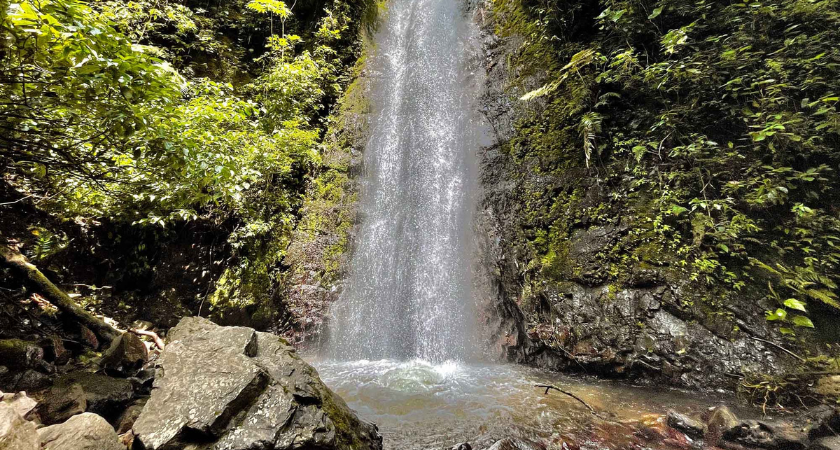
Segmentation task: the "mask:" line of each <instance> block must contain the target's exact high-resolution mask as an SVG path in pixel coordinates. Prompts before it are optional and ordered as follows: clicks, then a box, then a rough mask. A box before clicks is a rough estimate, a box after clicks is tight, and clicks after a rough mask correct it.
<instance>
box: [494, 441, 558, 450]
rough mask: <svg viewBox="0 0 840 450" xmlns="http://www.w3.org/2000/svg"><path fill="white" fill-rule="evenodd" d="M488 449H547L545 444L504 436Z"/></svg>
mask: <svg viewBox="0 0 840 450" xmlns="http://www.w3.org/2000/svg"><path fill="white" fill-rule="evenodd" d="M487 450H545V446H543V445H540V444H537V443H535V442H531V441H528V440H525V439H519V438H504V439H501V440H498V441H496V443H495V444H493V445H491V446H490V448H488V449H487Z"/></svg>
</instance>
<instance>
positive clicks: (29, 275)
mask: <svg viewBox="0 0 840 450" xmlns="http://www.w3.org/2000/svg"><path fill="white" fill-rule="evenodd" d="M0 264H3V265H5V266H7V267H9V268H11V269H12V270H14V271H15V272H17V273H18V275H20V276H21V277H23V278H24V279H25V280H26V284H27V285H28V286H29V288H30V289H32V290H33V291H35V292H38V293H39V294H41V295H43V296H44V297H45V298H46V299H47V300H49V301H50V302H51V303H52V304H54V305H55V306H56V308H58V309H59V310H60V311H61V312H63V313H64V314H67V315H70V316H72V317H73V318H74V319H76V320H77V321H78V322H79V323H80V324H81V325H84V326H85V327H87V328H89V329H90V330H91V331H93V332H94V333H95V334H96V335H97V336H98V337H99V338H100V339H101V340H102V341H103V343H104V344H106V345H107V344H108V343H110V342H111V341H113V340H114V339H116V337H117V336H119V335H120V333H119V332H118V331H117V330H115V329H114V328H113V327H111V326H110V325H108V324H107V323H105V322H104V321H102V320H101V319H99V318H98V317H96V316H94V315H93V314H91V313H89V312H87V311H85V310H84V308H82V307H81V306H79V305H77V304H76V302H74V301H73V299H71V298H70V297H69V296H67V294H65V293H64V291H62V290H61V289H59V288H58V286H56V285H54V284H53V283H52V282H51V281H50V280H49V279H48V278H47V277H46V276H44V274H43V273H41V271H40V270H38V268H37V267H35V266H34V265H33V264H31V263H30V262H29V261H27V260H26V257H25V256H23V255H21V254H20V252H18V251H16V250H14V249H12V248H10V247H8V246H6V245H3V244H0Z"/></svg>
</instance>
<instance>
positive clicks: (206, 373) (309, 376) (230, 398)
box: [133, 318, 382, 450]
mask: <svg viewBox="0 0 840 450" xmlns="http://www.w3.org/2000/svg"><path fill="white" fill-rule="evenodd" d="M158 366H159V369H158V376H157V378H156V379H155V384H154V388H153V390H152V395H151V398H150V399H149V401H148V402H147V403H146V405H145V406H144V407H143V410H142V412H141V414H140V417H139V418H138V419H137V421H136V422H135V423H134V427H133V431H134V434H135V435H136V440H135V445H137V444H138V443H139V445H141V448H145V449H148V450H158V449H161V450H166V449H177V448H184V447H186V446H188V445H193V446H194V447H190V448H196V449H199V448H200V449H218V450H222V449H225V450H237V449H242V450H245V449H265V450H272V449H300V448H322V449H350V448H353V449H357V450H362V449H374V450H379V449H381V447H382V439H381V437H380V436H379V434H378V432H377V429H376V426H375V425H373V424H369V423H365V422H363V421H361V420H359V419H358V418H357V417H356V416H355V414H354V413H353V412H352V411H351V410H350V409H349V408H348V407H347V405H346V404H345V403H344V401H343V400H341V399H340V398H339V397H338V396H336V395H335V394H333V393H332V392H331V391H330V390H329V389H328V388H327V387H326V386H325V385H324V384H323V383H322V382H321V381H320V379H319V378H318V375H317V373H316V372H315V370H314V369H313V368H312V367H311V366H309V365H308V364H306V362H304V361H303V360H301V359H300V358H299V357H298V356H297V355H296V354H295V353H294V349H293V348H292V347H290V346H289V345H288V344H286V343H285V341H283V340H282V339H280V338H279V337H277V336H274V335H271V334H268V333H260V332H256V331H254V330H253V329H250V328H243V327H221V326H218V325H215V324H213V323H212V322H210V321H208V320H205V319H202V318H185V319H183V320H181V322H180V323H179V324H178V326H177V327H175V328H174V329H172V330H171V332H170V343H169V344H168V345H167V347H166V350H165V351H164V352H163V354H162V355H161V357H160V359H159V360H158Z"/></svg>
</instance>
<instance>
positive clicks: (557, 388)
mask: <svg viewBox="0 0 840 450" xmlns="http://www.w3.org/2000/svg"><path fill="white" fill-rule="evenodd" d="M536 387H538V388H545V394H546V395H548V391H549V390H551V389H553V390H555V391H557V392H560V393H563V394H566V395H568V396H569V397H572V398H573V399H575V400H577V401H579V402H580V403H581V404H583V406H586V407H587V408H589V411H590V412H591V413H592V414H595V415H596V416H597V415H598V413H597V412H595V408H593V407H591V406H589V403H586V402H585V401H583V399H581V398H580V397H578V396H577V395H575V394H572V393H571V392H568V391H564V390H563V389H560V388H559V387H557V386H552V385H550V384H537V385H536Z"/></svg>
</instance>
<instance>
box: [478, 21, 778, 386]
mask: <svg viewBox="0 0 840 450" xmlns="http://www.w3.org/2000/svg"><path fill="white" fill-rule="evenodd" d="M476 17H478V18H479V19H480V20H482V21H483V23H482V25H483V29H484V45H485V49H486V70H487V83H486V87H487V89H486V92H485V95H484V98H483V107H484V111H483V112H484V114H485V116H486V117H487V119H488V121H489V123H490V124H491V125H492V129H493V131H494V132H495V138H496V145H494V146H492V147H490V148H487V149H485V151H484V152H483V154H482V156H481V165H482V183H483V186H484V189H485V193H484V197H483V199H482V202H481V204H480V207H481V212H480V214H479V217H480V220H479V224H478V227H479V229H480V233H479V234H480V235H481V238H480V239H481V241H482V243H483V251H484V254H485V258H486V261H485V265H486V266H487V268H488V272H489V275H490V277H491V280H492V282H491V283H490V284H491V285H492V286H493V288H492V291H493V295H495V297H496V299H495V301H494V302H491V306H490V308H489V310H488V313H487V314H486V316H487V317H488V319H487V326H489V327H491V328H493V329H495V330H497V331H496V334H495V336H494V342H493V345H494V349H495V352H496V353H497V354H499V355H502V356H503V357H506V358H508V359H510V360H513V361H517V362H523V363H529V364H534V365H538V366H543V367H548V368H552V369H562V370H572V371H582V372H585V373H590V374H599V375H605V376H617V377H632V378H638V379H646V380H651V381H655V382H664V383H666V384H671V385H681V386H687V387H697V388H731V387H732V386H734V384H735V382H736V381H737V380H738V379H739V377H741V376H742V374H743V373H745V372H756V373H773V372H776V371H778V370H779V369H780V368H781V367H782V364H783V363H785V362H786V361H784V358H785V357H784V356H781V357H780V356H779V355H780V352H779V350H778V349H777V348H774V347H773V346H772V345H768V344H767V343H766V342H764V340H771V339H772V337H771V334H770V330H769V328H768V327H767V325H766V322H765V319H764V309H766V308H764V307H763V305H760V304H757V303H756V304H747V303H741V304H740V305H741V306H740V309H736V308H734V307H731V306H730V307H726V308H725V313H719V312H716V313H713V312H710V311H709V308H707V307H706V306H704V302H702V301H700V296H701V295H707V293H704V292H696V291H695V290H694V288H693V287H692V285H691V284H690V283H689V281H688V280H686V279H683V278H681V275H680V274H679V273H678V272H677V271H674V270H671V266H672V265H674V261H671V260H669V257H668V256H667V255H664V254H661V255H660V254H653V255H650V256H649V258H647V259H646V260H645V261H642V262H636V261H632V260H627V259H625V260H623V261H620V262H619V263H618V264H616V263H615V261H614V260H611V259H610V258H615V254H616V253H618V254H619V257H620V256H621V251H622V250H621V243H622V242H623V241H624V240H626V239H632V238H633V237H632V236H629V235H628V234H629V233H628V229H629V228H630V224H632V223H633V221H634V220H636V218H635V217H632V216H631V215H629V214H627V212H626V211H623V210H622V209H621V205H620V204H619V203H617V202H612V201H611V198H612V196H613V194H615V191H614V190H613V187H612V186H610V185H608V184H606V183H604V182H602V180H599V179H598V177H596V176H591V175H588V174H587V173H585V172H583V171H582V170H578V169H575V168H569V169H568V170H565V171H560V172H559V173H558V172H557V171H554V172H549V171H541V170H540V167H539V165H538V164H539V163H538V162H535V161H533V160H528V159H522V158H517V155H516V151H517V149H516V148H515V145H512V144H511V143H512V142H514V141H516V139H517V138H518V137H519V134H520V133H523V132H524V131H523V130H522V129H521V128H520V127H519V126H518V123H519V122H520V121H521V120H522V119H523V118H525V117H527V116H529V115H535V114H536V115H539V114H542V113H544V111H543V108H544V106H545V105H543V104H541V101H540V100H539V99H538V100H536V101H531V102H524V101H521V100H519V97H520V96H522V95H523V94H524V93H525V92H528V91H530V90H532V89H536V88H538V87H539V86H541V85H542V84H543V83H544V82H545V81H546V80H545V79H542V78H541V77H544V76H545V74H540V73H539V68H533V67H532V68H530V69H531V74H529V75H527V76H523V75H522V74H521V73H520V70H521V68H520V67H518V66H517V65H516V64H514V63H512V61H514V60H515V56H516V55H517V53H518V52H521V51H522V48H523V47H525V44H526V43H525V40H524V38H522V37H520V36H515V35H514V36H506V37H500V36H499V35H498V34H497V33H496V32H495V30H497V29H499V28H500V27H501V26H503V25H504V24H503V23H500V22H503V21H505V20H511V19H510V18H509V17H507V16H505V15H504V14H498V13H496V14H494V13H493V12H492V11H491V10H490V6H486V7H479V10H478V12H477V14H476ZM534 73H536V74H534ZM513 79H517V83H516V84H514V83H513V82H512V80H513ZM549 131H550V130H547V131H546V132H549ZM575 191H577V192H580V191H582V192H585V195H584V196H583V198H580V199H576V202H574V203H573V202H568V203H564V202H562V201H557V200H558V198H561V197H560V196H563V195H566V196H568V195H569V193H570V192H575ZM534 198H543V199H548V200H549V201H552V202H555V203H554V205H555V206H554V208H557V206H558V205H560V206H561V207H564V208H581V207H584V208H597V207H601V208H603V209H604V210H605V213H604V215H609V216H611V217H613V218H615V219H616V220H610V221H598V220H588V221H586V220H584V221H576V222H574V223H572V224H570V226H569V233H568V237H567V238H566V239H565V245H564V248H565V252H564V254H562V255H557V258H556V260H557V261H559V262H558V263H556V264H555V266H556V270H553V271H551V272H546V271H545V270H536V269H535V268H534V266H535V264H534V262H533V261H535V259H537V258H538V257H539V255H537V254H536V252H535V251H534V249H533V248H532V245H531V244H530V242H529V241H533V239H534V236H535V235H536V234H538V233H540V232H544V231H545V229H546V228H548V227H549V223H544V224H542V225H541V226H542V227H543V229H542V230H541V229H540V217H539V216H540V214H542V211H541V210H540V207H541V206H544V205H539V204H538V201H535V200H534ZM535 223H536V224H537V226H534V224H535ZM618 265H621V266H622V267H623V269H622V270H621V274H619V275H616V273H614V272H611V271H610V269H611V268H615V267H616V266H618Z"/></svg>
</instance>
